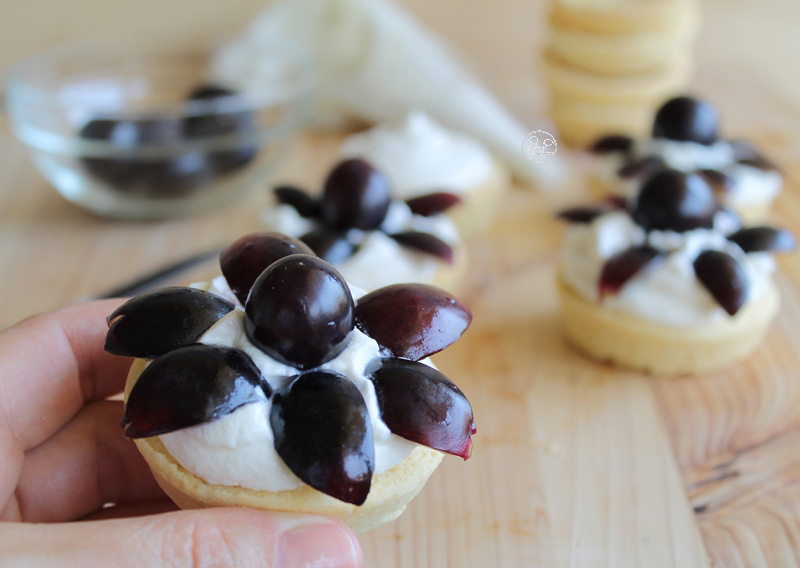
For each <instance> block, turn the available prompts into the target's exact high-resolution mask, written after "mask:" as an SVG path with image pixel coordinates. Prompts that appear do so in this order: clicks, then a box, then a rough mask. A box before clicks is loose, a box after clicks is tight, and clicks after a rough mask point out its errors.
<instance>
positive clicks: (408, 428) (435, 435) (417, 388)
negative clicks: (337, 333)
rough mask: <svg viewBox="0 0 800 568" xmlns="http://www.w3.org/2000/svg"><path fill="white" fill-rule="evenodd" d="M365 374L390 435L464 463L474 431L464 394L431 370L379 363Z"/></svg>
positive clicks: (416, 365)
mask: <svg viewBox="0 0 800 568" xmlns="http://www.w3.org/2000/svg"><path fill="white" fill-rule="evenodd" d="M376 367H377V368H374V369H370V372H369V374H370V375H371V376H370V378H371V379H372V383H373V384H374V385H375V395H376V396H377V398H378V408H380V410H381V419H382V420H383V421H384V422H385V423H386V426H388V427H389V430H391V431H392V433H393V434H396V435H398V436H400V437H401V438H405V439H407V440H411V441H412V442H416V443H418V444H422V445H424V446H428V447H429V448H433V449H435V450H439V451H441V452H446V453H448V454H453V455H456V456H460V457H462V458H464V459H467V458H469V457H470V454H471V453H472V439H471V438H470V436H471V434H472V433H473V432H474V431H477V429H476V428H475V422H474V421H473V418H472V407H471V406H470V404H469V401H468V400H467V397H466V396H464V393H462V392H461V390H459V388H458V387H457V386H456V385H455V384H454V383H453V382H452V381H451V380H450V379H448V378H447V377H446V376H444V375H443V374H442V373H440V372H439V371H437V370H436V369H434V368H432V367H429V366H428V365H424V364H422V363H417V362H416V361H408V360H405V359H383V360H382V361H380V362H379V366H376Z"/></svg>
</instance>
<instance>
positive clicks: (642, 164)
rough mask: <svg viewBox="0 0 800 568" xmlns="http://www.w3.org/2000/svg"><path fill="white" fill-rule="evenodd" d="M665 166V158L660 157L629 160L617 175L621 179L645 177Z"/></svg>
mask: <svg viewBox="0 0 800 568" xmlns="http://www.w3.org/2000/svg"><path fill="white" fill-rule="evenodd" d="M664 166H665V164H664V160H663V158H661V157H660V156H645V157H644V158H639V159H636V160H633V159H631V160H628V161H627V162H625V164H623V165H622V167H621V168H620V169H619V170H617V175H618V176H619V177H621V178H625V179H628V178H634V177H645V176H647V175H649V174H651V173H653V172H655V171H656V170H659V169H661V168H663V167H664Z"/></svg>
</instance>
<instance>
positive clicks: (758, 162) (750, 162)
mask: <svg viewBox="0 0 800 568" xmlns="http://www.w3.org/2000/svg"><path fill="white" fill-rule="evenodd" d="M739 163H740V164H742V165H745V166H750V167H751V168H756V169H759V170H764V171H766V172H769V171H779V170H780V169H779V168H778V166H776V165H775V164H774V163H772V162H770V161H769V160H768V159H767V158H765V157H764V156H762V155H761V154H757V155H756V156H754V157H752V158H743V159H741V160H739Z"/></svg>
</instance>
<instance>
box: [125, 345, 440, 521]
mask: <svg viewBox="0 0 800 568" xmlns="http://www.w3.org/2000/svg"><path fill="white" fill-rule="evenodd" d="M145 365H146V361H145V360H144V359H136V360H135V361H134V363H133V365H132V366H131V369H130V372H129V373H128V381H127V383H126V385H125V399H126V400H127V398H128V394H129V393H130V390H131V389H132V388H133V385H134V384H135V383H136V380H137V379H138V378H139V375H140V374H141V373H142V371H143V370H144V368H145ZM134 441H135V442H136V446H137V447H138V448H139V451H140V452H141V453H142V455H143V456H144V458H145V460H147V463H148V465H149V466H150V470H151V471H152V472H153V476H154V477H155V479H156V481H157V482H158V484H159V486H160V487H161V488H162V489H163V490H164V492H165V493H166V494H167V495H168V496H169V497H170V499H172V500H173V501H174V502H175V504H176V505H178V506H179V507H181V508H182V509H198V508H202V507H230V506H239V507H254V508H257V509H268V510H272V511H287V512H294V513H315V514H322V515H328V516H330V517H335V518H337V519H341V520H342V521H344V522H346V523H347V524H348V525H349V526H350V527H351V528H352V529H353V530H354V531H355V532H358V533H361V532H366V531H368V530H371V529H373V528H375V527H377V526H378V525H381V524H383V523H387V522H389V521H392V520H394V519H396V518H397V517H398V516H400V514H401V513H402V512H403V511H404V510H405V508H406V505H408V503H409V502H410V501H411V500H412V499H413V498H414V497H415V496H416V495H417V494H418V493H419V492H420V490H421V489H422V487H423V486H424V485H425V482H427V481H428V478H429V477H430V476H431V474H432V473H433V471H434V470H435V469H436V467H437V466H438V465H439V463H440V462H441V461H442V457H443V455H444V454H442V453H441V452H439V451H437V450H432V449H430V448H427V447H425V446H417V447H416V448H415V449H414V450H413V451H412V452H411V454H410V455H409V456H408V457H407V458H406V459H405V460H403V461H402V462H400V463H399V464H397V465H396V466H395V467H393V468H392V469H390V470H389V471H386V472H384V473H381V474H378V475H376V476H374V478H373V480H372V487H371V489H370V493H369V497H367V501H366V502H365V503H364V504H363V505H361V506H355V505H351V504H348V503H344V502H342V501H339V500H338V499H334V498H333V497H329V496H328V495H325V494H324V493H321V492H319V491H317V490H316V489H313V488H312V487H309V486H307V485H304V486H303V487H300V488H298V489H293V490H291V491H257V490H254V489H246V488H244V487H231V486H226V485H214V484H211V483H207V482H205V481H204V480H203V479H202V478H200V477H198V476H197V475H195V474H193V473H192V472H190V471H188V470H186V469H185V468H184V467H183V466H181V465H180V464H179V463H178V462H177V461H175V459H174V458H173V457H172V456H171V455H170V454H169V452H168V451H167V449H166V448H165V447H164V444H162V443H161V440H160V439H159V438H158V437H152V438H139V439H136V440H134Z"/></svg>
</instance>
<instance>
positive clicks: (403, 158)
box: [341, 110, 509, 238]
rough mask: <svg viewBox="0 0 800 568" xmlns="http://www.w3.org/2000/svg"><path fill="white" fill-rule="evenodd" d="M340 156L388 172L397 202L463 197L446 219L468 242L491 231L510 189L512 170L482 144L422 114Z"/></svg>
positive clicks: (354, 142) (384, 127)
mask: <svg viewBox="0 0 800 568" xmlns="http://www.w3.org/2000/svg"><path fill="white" fill-rule="evenodd" d="M341 153H342V155H343V156H345V157H347V158H364V159H366V160H368V161H369V162H371V163H372V164H374V165H375V167H377V168H379V169H380V170H381V171H383V172H384V173H385V174H386V176H387V177H388V178H389V181H390V182H391V188H392V196H393V197H396V198H398V199H412V198H416V197H420V196H422V195H426V194H429V193H433V192H441V191H445V192H448V193H452V194H455V195H457V196H458V197H460V198H461V202H460V203H459V204H458V205H456V206H455V207H453V208H452V209H451V210H450V211H448V213H447V214H448V215H449V216H450V217H451V218H452V219H453V221H454V222H455V224H456V226H457V227H458V231H459V233H460V234H461V235H462V236H463V237H464V238H468V237H472V236H475V235H479V234H481V233H484V232H486V231H487V230H488V229H489V227H490V226H491V224H492V222H493V221H494V217H495V214H496V213H497V210H498V208H499V206H500V203H501V200H502V198H503V195H504V194H505V192H506V191H507V190H508V188H509V174H508V171H507V168H506V167H505V166H504V165H503V164H501V163H499V162H498V161H497V160H496V159H495V158H494V156H493V155H492V153H491V152H490V151H489V150H488V149H487V148H486V147H485V146H483V144H481V143H480V142H479V141H477V140H476V139H474V138H471V137H469V136H467V135H464V134H459V133H456V132H453V131H451V130H448V129H446V128H444V127H443V126H441V125H440V124H438V123H437V122H435V121H434V120H433V119H432V118H430V117H429V116H428V115H427V114H425V113H424V112H422V111H419V110H415V111H411V112H410V113H408V114H407V115H406V116H405V117H403V119H402V120H400V121H399V122H396V123H386V124H380V125H378V126H375V127H373V128H371V129H370V130H367V131H365V132H361V133H358V134H354V135H353V136H351V137H349V138H348V139H347V140H345V142H344V144H343V145H342V150H341Z"/></svg>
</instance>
